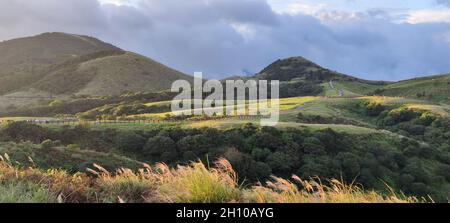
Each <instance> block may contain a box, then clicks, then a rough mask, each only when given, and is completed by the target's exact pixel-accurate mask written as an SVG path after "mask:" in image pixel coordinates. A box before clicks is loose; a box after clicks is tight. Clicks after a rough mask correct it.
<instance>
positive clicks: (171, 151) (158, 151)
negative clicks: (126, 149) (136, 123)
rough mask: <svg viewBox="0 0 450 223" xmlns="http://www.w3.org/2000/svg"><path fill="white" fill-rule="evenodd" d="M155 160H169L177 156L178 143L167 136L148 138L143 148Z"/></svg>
mask: <svg viewBox="0 0 450 223" xmlns="http://www.w3.org/2000/svg"><path fill="white" fill-rule="evenodd" d="M143 152H144V154H146V155H147V156H148V157H149V158H150V159H151V160H153V161H163V162H169V161H173V160H174V159H176V158H177V156H178V154H177V150H176V143H175V142H174V141H173V140H172V139H171V138H169V137H167V136H160V135H157V136H154V137H152V138H149V139H148V140H147V143H146V144H145V146H144V150H143Z"/></svg>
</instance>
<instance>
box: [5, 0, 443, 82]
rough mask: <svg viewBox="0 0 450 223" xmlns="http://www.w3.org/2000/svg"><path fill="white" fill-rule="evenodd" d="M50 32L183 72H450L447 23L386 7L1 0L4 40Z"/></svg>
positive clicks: (224, 0)
mask: <svg viewBox="0 0 450 223" xmlns="http://www.w3.org/2000/svg"><path fill="white" fill-rule="evenodd" d="M48 31H63V32H70V33H78V34H87V35H92V36H95V37H98V38H100V39H102V40H105V41H107V42H111V43H113V44H115V45H118V46H119V47H121V48H123V49H127V50H130V51H135V52H138V53H141V54H144V55H146V56H149V57H151V58H153V59H155V60H158V61H160V62H162V63H164V64H167V65H169V66H172V67H174V68H176V69H179V70H181V71H184V72H186V73H192V72H194V71H203V72H204V73H205V74H207V76H208V77H210V78H221V77H224V76H227V75H235V74H242V73H249V72H250V73H251V72H253V73H254V72H258V71H259V70H261V69H262V68H264V66H266V65H268V64H269V63H271V62H273V61H274V60H276V59H279V58H284V57H290V56H304V57H306V58H309V59H311V60H313V61H315V62H317V63H319V64H321V65H323V66H326V67H329V68H331V69H334V70H338V71H340V72H343V73H349V74H352V75H357V76H359V77H363V78H368V79H388V80H396V79H403V78H408V77H412V76H415V75H424V74H434V73H444V72H449V71H450V63H448V61H447V59H446V58H449V56H450V32H449V31H450V25H449V24H446V23H440V24H433V23H427V24H407V23H394V22H392V17H391V15H390V14H389V12H385V11H382V10H377V11H373V10H372V11H369V12H361V13H351V14H350V13H344V12H336V11H335V12H323V13H321V14H320V16H314V17H313V16H310V15H305V14H302V13H297V14H279V13H276V12H274V11H273V10H272V9H271V7H270V6H269V5H268V4H267V3H266V1H264V0H203V1H186V0H164V1H163V0H139V1H137V2H135V3H134V4H133V5H128V6H127V5H121V6H117V5H112V4H104V5H101V4H99V3H98V2H97V1H95V0H64V1H61V0H40V1H28V0H2V1H0V39H2V40H5V39H10V38H15V37H19V36H27V35H34V34H38V33H41V32H48Z"/></svg>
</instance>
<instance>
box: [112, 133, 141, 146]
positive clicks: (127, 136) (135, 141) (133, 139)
mask: <svg viewBox="0 0 450 223" xmlns="http://www.w3.org/2000/svg"><path fill="white" fill-rule="evenodd" d="M145 143H146V140H145V138H144V137H142V136H141V135H139V134H136V133H134V132H124V133H122V134H119V137H118V139H117V147H118V148H119V149H121V150H124V151H141V150H142V148H143V147H144V145H145Z"/></svg>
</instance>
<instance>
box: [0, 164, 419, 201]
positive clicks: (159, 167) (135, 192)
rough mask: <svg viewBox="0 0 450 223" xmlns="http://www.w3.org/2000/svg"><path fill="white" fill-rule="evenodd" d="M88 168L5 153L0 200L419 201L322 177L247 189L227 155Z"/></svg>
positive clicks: (276, 180) (0, 173)
mask: <svg viewBox="0 0 450 223" xmlns="http://www.w3.org/2000/svg"><path fill="white" fill-rule="evenodd" d="M30 160H31V159H30ZM31 161H32V160H31ZM88 171H89V172H90V173H91V175H88V174H81V173H79V174H75V175H70V174H67V173H66V172H64V171H60V170H49V171H44V170H40V169H36V168H19V167H15V166H14V165H13V164H12V163H11V161H10V160H9V159H8V157H7V156H6V157H5V156H0V191H4V192H6V196H0V202H14V201H16V202H120V203H121V202H196V203H199V202H202V203H204V202H243V203H249V202H251V203H268V202H276V203H292V202H294V203H328V202H346V203H347V202H358V203H359V202H364V203H374V202H376V203H385V202H390V203H391V202H418V200H417V199H415V198H409V197H404V198H400V197H398V196H396V195H395V194H392V195H391V196H382V195H380V194H378V193H376V192H374V191H364V190H363V189H361V188H360V187H357V186H355V185H347V184H344V183H342V182H340V181H338V180H331V181H330V183H329V184H327V185H328V186H326V185H324V184H322V183H321V182H320V180H318V179H311V180H307V181H305V180H302V179H300V178H298V177H296V176H294V177H293V181H288V180H286V179H282V178H278V177H273V179H272V180H270V181H268V182H266V183H265V184H259V185H255V186H253V187H245V188H244V187H242V186H239V185H238V183H237V182H238V179H237V175H236V173H235V171H234V170H233V168H232V167H231V165H230V163H229V162H228V161H226V160H224V159H220V160H218V161H217V162H215V167H214V168H207V167H206V166H205V165H204V164H202V163H200V162H193V163H191V164H190V165H186V166H178V167H176V168H169V167H168V166H167V165H165V164H161V163H160V164H156V165H155V166H154V167H151V166H149V165H146V164H144V166H143V168H141V169H139V170H138V171H136V172H135V171H132V170H129V169H119V170H117V171H116V172H115V173H111V172H108V171H107V170H106V169H104V168H102V167H101V166H99V165H96V164H94V167H93V168H92V169H88Z"/></svg>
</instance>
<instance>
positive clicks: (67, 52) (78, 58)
mask: <svg viewBox="0 0 450 223" xmlns="http://www.w3.org/2000/svg"><path fill="white" fill-rule="evenodd" d="M0 54H1V55H2V57H1V58H0V95H5V94H11V93H16V94H17V92H25V93H26V92H28V91H30V89H36V90H39V91H43V92H48V93H50V94H53V95H69V94H87V95H96V96H99V95H119V94H121V93H123V92H125V91H133V92H138V91H160V90H166V89H168V88H170V84H171V83H172V81H174V80H177V79H188V78H189V76H187V75H185V74H183V73H181V72H178V71H175V70H173V69H170V68H169V67H166V66H164V65H163V64H160V63H158V62H156V61H153V60H151V59H149V58H146V57H144V56H141V55H138V54H135V53H131V52H126V51H122V50H121V49H119V48H117V47H115V46H113V45H111V44H108V43H104V42H102V41H100V40H98V39H95V38H92V37H87V36H80V35H73V34H66V33H45V34H41V35H38V36H34V37H26V38H20V39H14V40H9V41H4V42H1V43H0ZM25 93H23V94H25Z"/></svg>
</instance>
